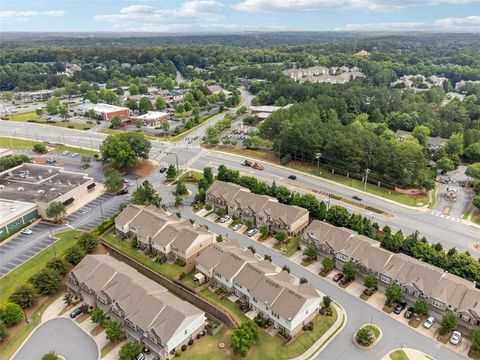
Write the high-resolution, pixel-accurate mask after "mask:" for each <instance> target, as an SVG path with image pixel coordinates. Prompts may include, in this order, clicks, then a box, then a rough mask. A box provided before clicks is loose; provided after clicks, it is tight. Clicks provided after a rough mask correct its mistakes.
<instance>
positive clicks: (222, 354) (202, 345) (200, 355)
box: [180, 328, 232, 360]
mask: <svg viewBox="0 0 480 360" xmlns="http://www.w3.org/2000/svg"><path fill="white" fill-rule="evenodd" d="M220 343H224V344H225V347H224V348H223V349H220V348H219V347H218V344H220ZM231 351H232V350H231V348H230V334H229V331H228V330H227V329H226V328H223V329H222V330H221V331H220V332H219V333H218V334H216V335H214V336H209V335H205V336H204V337H203V338H201V339H200V340H195V343H194V344H193V346H189V347H188V350H187V351H186V352H184V353H182V355H181V356H180V359H188V360H207V359H208V360H223V359H228V358H232V356H231Z"/></svg>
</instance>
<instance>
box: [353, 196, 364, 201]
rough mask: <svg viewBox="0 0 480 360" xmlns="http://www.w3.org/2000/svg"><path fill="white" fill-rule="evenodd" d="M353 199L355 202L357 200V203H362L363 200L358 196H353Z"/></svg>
mask: <svg viewBox="0 0 480 360" xmlns="http://www.w3.org/2000/svg"><path fill="white" fill-rule="evenodd" d="M352 199H353V200H357V201H362V198H361V197H360V196H358V195H353V196H352Z"/></svg>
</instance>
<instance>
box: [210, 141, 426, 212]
mask: <svg viewBox="0 0 480 360" xmlns="http://www.w3.org/2000/svg"><path fill="white" fill-rule="evenodd" d="M208 151H211V152H216V153H220V154H225V155H232V156H236V157H239V158H244V157H245V156H242V155H238V154H233V153H229V152H226V151H221V150H215V149H212V148H209V149H208ZM253 158H254V159H256V160H258V161H261V162H264V163H266V164H268V165H270V166H275V167H277V168H279V169H283V170H288V171H292V172H295V173H297V174H300V175H302V176H306V177H309V178H311V179H313V180H317V181H324V182H327V183H329V184H332V185H336V186H340V187H343V188H345V189H348V190H354V191H358V192H360V193H362V194H364V195H365V196H370V197H374V198H375V199H377V200H382V201H385V202H389V203H391V204H393V205H397V206H401V207H403V208H405V209H408V210H418V211H423V212H427V211H428V210H429V209H428V208H427V207H426V205H425V206H419V207H414V206H409V205H405V204H402V203H399V202H396V201H393V200H390V199H387V198H384V197H381V196H378V195H375V194H372V193H369V192H365V191H363V190H360V189H356V188H352V187H350V186H347V185H343V184H339V183H337V182H335V181H332V180H329V179H325V178H322V177H319V176H315V175H311V174H309V173H305V172H303V171H300V170H297V169H293V168H289V167H285V166H281V165H278V164H275V163H272V162H270V161H268V160H264V159H258V158H255V157H253Z"/></svg>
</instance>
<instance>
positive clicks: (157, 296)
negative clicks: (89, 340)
mask: <svg viewBox="0 0 480 360" xmlns="http://www.w3.org/2000/svg"><path fill="white" fill-rule="evenodd" d="M68 287H69V289H70V291H72V292H74V293H75V294H77V295H79V296H80V297H81V298H82V299H83V300H84V301H85V303H86V304H88V305H89V306H93V307H99V308H101V309H103V310H104V311H105V312H106V313H107V314H108V315H109V316H110V317H111V318H112V319H113V320H117V321H119V322H120V323H121V324H122V325H123V329H124V332H125V334H126V335H127V337H128V338H130V339H131V340H134V341H140V342H141V343H142V344H144V345H146V346H148V347H149V348H150V349H151V350H152V351H153V352H154V353H155V354H156V355H158V356H160V357H162V358H170V357H172V356H173V355H174V354H175V350H176V349H179V348H181V347H182V345H185V344H188V342H189V341H190V340H191V339H195V337H196V335H197V334H199V333H200V332H201V331H203V329H204V324H205V321H206V317H205V313H204V312H203V311H201V310H200V309H198V308H196V307H195V306H193V305H191V304H190V303H188V302H186V301H183V300H181V299H179V298H177V297H176V296H174V295H172V294H171V293H169V292H168V291H167V289H165V288H164V287H163V286H161V285H159V284H157V283H156V282H154V281H152V280H150V279H148V278H147V277H145V276H143V275H142V274H140V273H138V272H137V271H136V270H135V269H133V268H131V267H130V266H128V265H127V264H125V263H123V262H120V261H118V260H116V259H114V258H112V257H110V256H109V255H87V256H86V257H85V258H84V259H83V260H82V261H81V262H80V263H79V264H78V265H77V266H75V268H74V269H73V270H72V271H71V272H70V274H69V275H68Z"/></svg>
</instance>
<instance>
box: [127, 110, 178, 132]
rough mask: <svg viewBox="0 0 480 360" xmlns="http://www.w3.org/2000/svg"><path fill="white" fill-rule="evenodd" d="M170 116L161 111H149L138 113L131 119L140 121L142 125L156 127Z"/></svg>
mask: <svg viewBox="0 0 480 360" xmlns="http://www.w3.org/2000/svg"><path fill="white" fill-rule="evenodd" d="M169 118H170V114H169V113H167V112H163V111H149V112H147V113H146V114H143V115H138V116H135V117H133V118H132V120H133V121H140V122H141V123H142V125H144V126H148V127H152V128H154V127H157V126H160V125H161V124H162V122H165V121H167V120H168V119H169Z"/></svg>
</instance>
